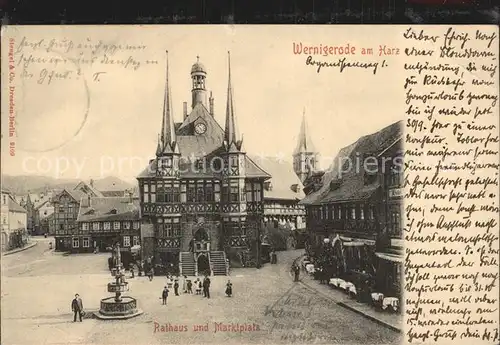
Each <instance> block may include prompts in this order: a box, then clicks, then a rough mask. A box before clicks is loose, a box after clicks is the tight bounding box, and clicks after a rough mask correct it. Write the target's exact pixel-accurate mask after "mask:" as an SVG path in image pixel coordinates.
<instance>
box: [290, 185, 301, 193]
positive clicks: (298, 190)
mask: <svg viewBox="0 0 500 345" xmlns="http://www.w3.org/2000/svg"><path fill="white" fill-rule="evenodd" d="M291 189H292V190H293V192H294V193H299V192H300V185H299V184H298V183H296V184H292V186H291Z"/></svg>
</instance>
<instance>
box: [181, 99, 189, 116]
mask: <svg viewBox="0 0 500 345" xmlns="http://www.w3.org/2000/svg"><path fill="white" fill-rule="evenodd" d="M182 112H183V114H184V120H185V119H186V117H188V102H184V103H182Z"/></svg>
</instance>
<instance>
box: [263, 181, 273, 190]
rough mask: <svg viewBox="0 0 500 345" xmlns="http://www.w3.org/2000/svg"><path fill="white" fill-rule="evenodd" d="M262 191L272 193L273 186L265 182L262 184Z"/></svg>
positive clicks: (269, 182)
mask: <svg viewBox="0 0 500 345" xmlns="http://www.w3.org/2000/svg"><path fill="white" fill-rule="evenodd" d="M264 189H265V190H267V191H272V190H273V184H272V183H271V181H266V182H264Z"/></svg>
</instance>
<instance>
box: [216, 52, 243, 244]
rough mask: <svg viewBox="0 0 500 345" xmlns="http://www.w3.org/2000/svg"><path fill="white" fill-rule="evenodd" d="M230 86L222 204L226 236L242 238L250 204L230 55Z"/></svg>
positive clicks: (225, 134)
mask: <svg viewBox="0 0 500 345" xmlns="http://www.w3.org/2000/svg"><path fill="white" fill-rule="evenodd" d="M228 67H229V76H228V86H227V105H226V125H225V130H224V152H223V153H222V154H221V156H222V159H223V162H224V166H223V169H222V205H221V211H222V212H221V213H222V217H223V224H224V232H225V236H226V237H231V236H241V235H243V234H245V233H246V229H245V221H246V216H247V203H246V192H245V178H246V171H245V155H246V154H245V151H244V149H243V139H242V138H240V134H239V133H238V126H237V124H236V115H235V112H234V104H233V89H232V85H231V57H230V55H229V52H228Z"/></svg>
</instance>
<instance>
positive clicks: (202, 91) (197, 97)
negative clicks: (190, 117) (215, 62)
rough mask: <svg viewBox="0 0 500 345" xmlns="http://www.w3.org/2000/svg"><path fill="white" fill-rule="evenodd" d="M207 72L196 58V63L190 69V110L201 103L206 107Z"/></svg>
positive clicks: (198, 58)
mask: <svg viewBox="0 0 500 345" xmlns="http://www.w3.org/2000/svg"><path fill="white" fill-rule="evenodd" d="M206 80H207V70H206V69H205V66H204V65H203V64H202V63H201V62H200V57H199V56H197V57H196V62H195V63H194V64H193V66H192V67H191V81H192V88H191V99H192V100H191V108H194V107H195V106H196V104H198V103H201V104H203V105H204V106H205V108H207V109H208V107H207V88H206Z"/></svg>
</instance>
